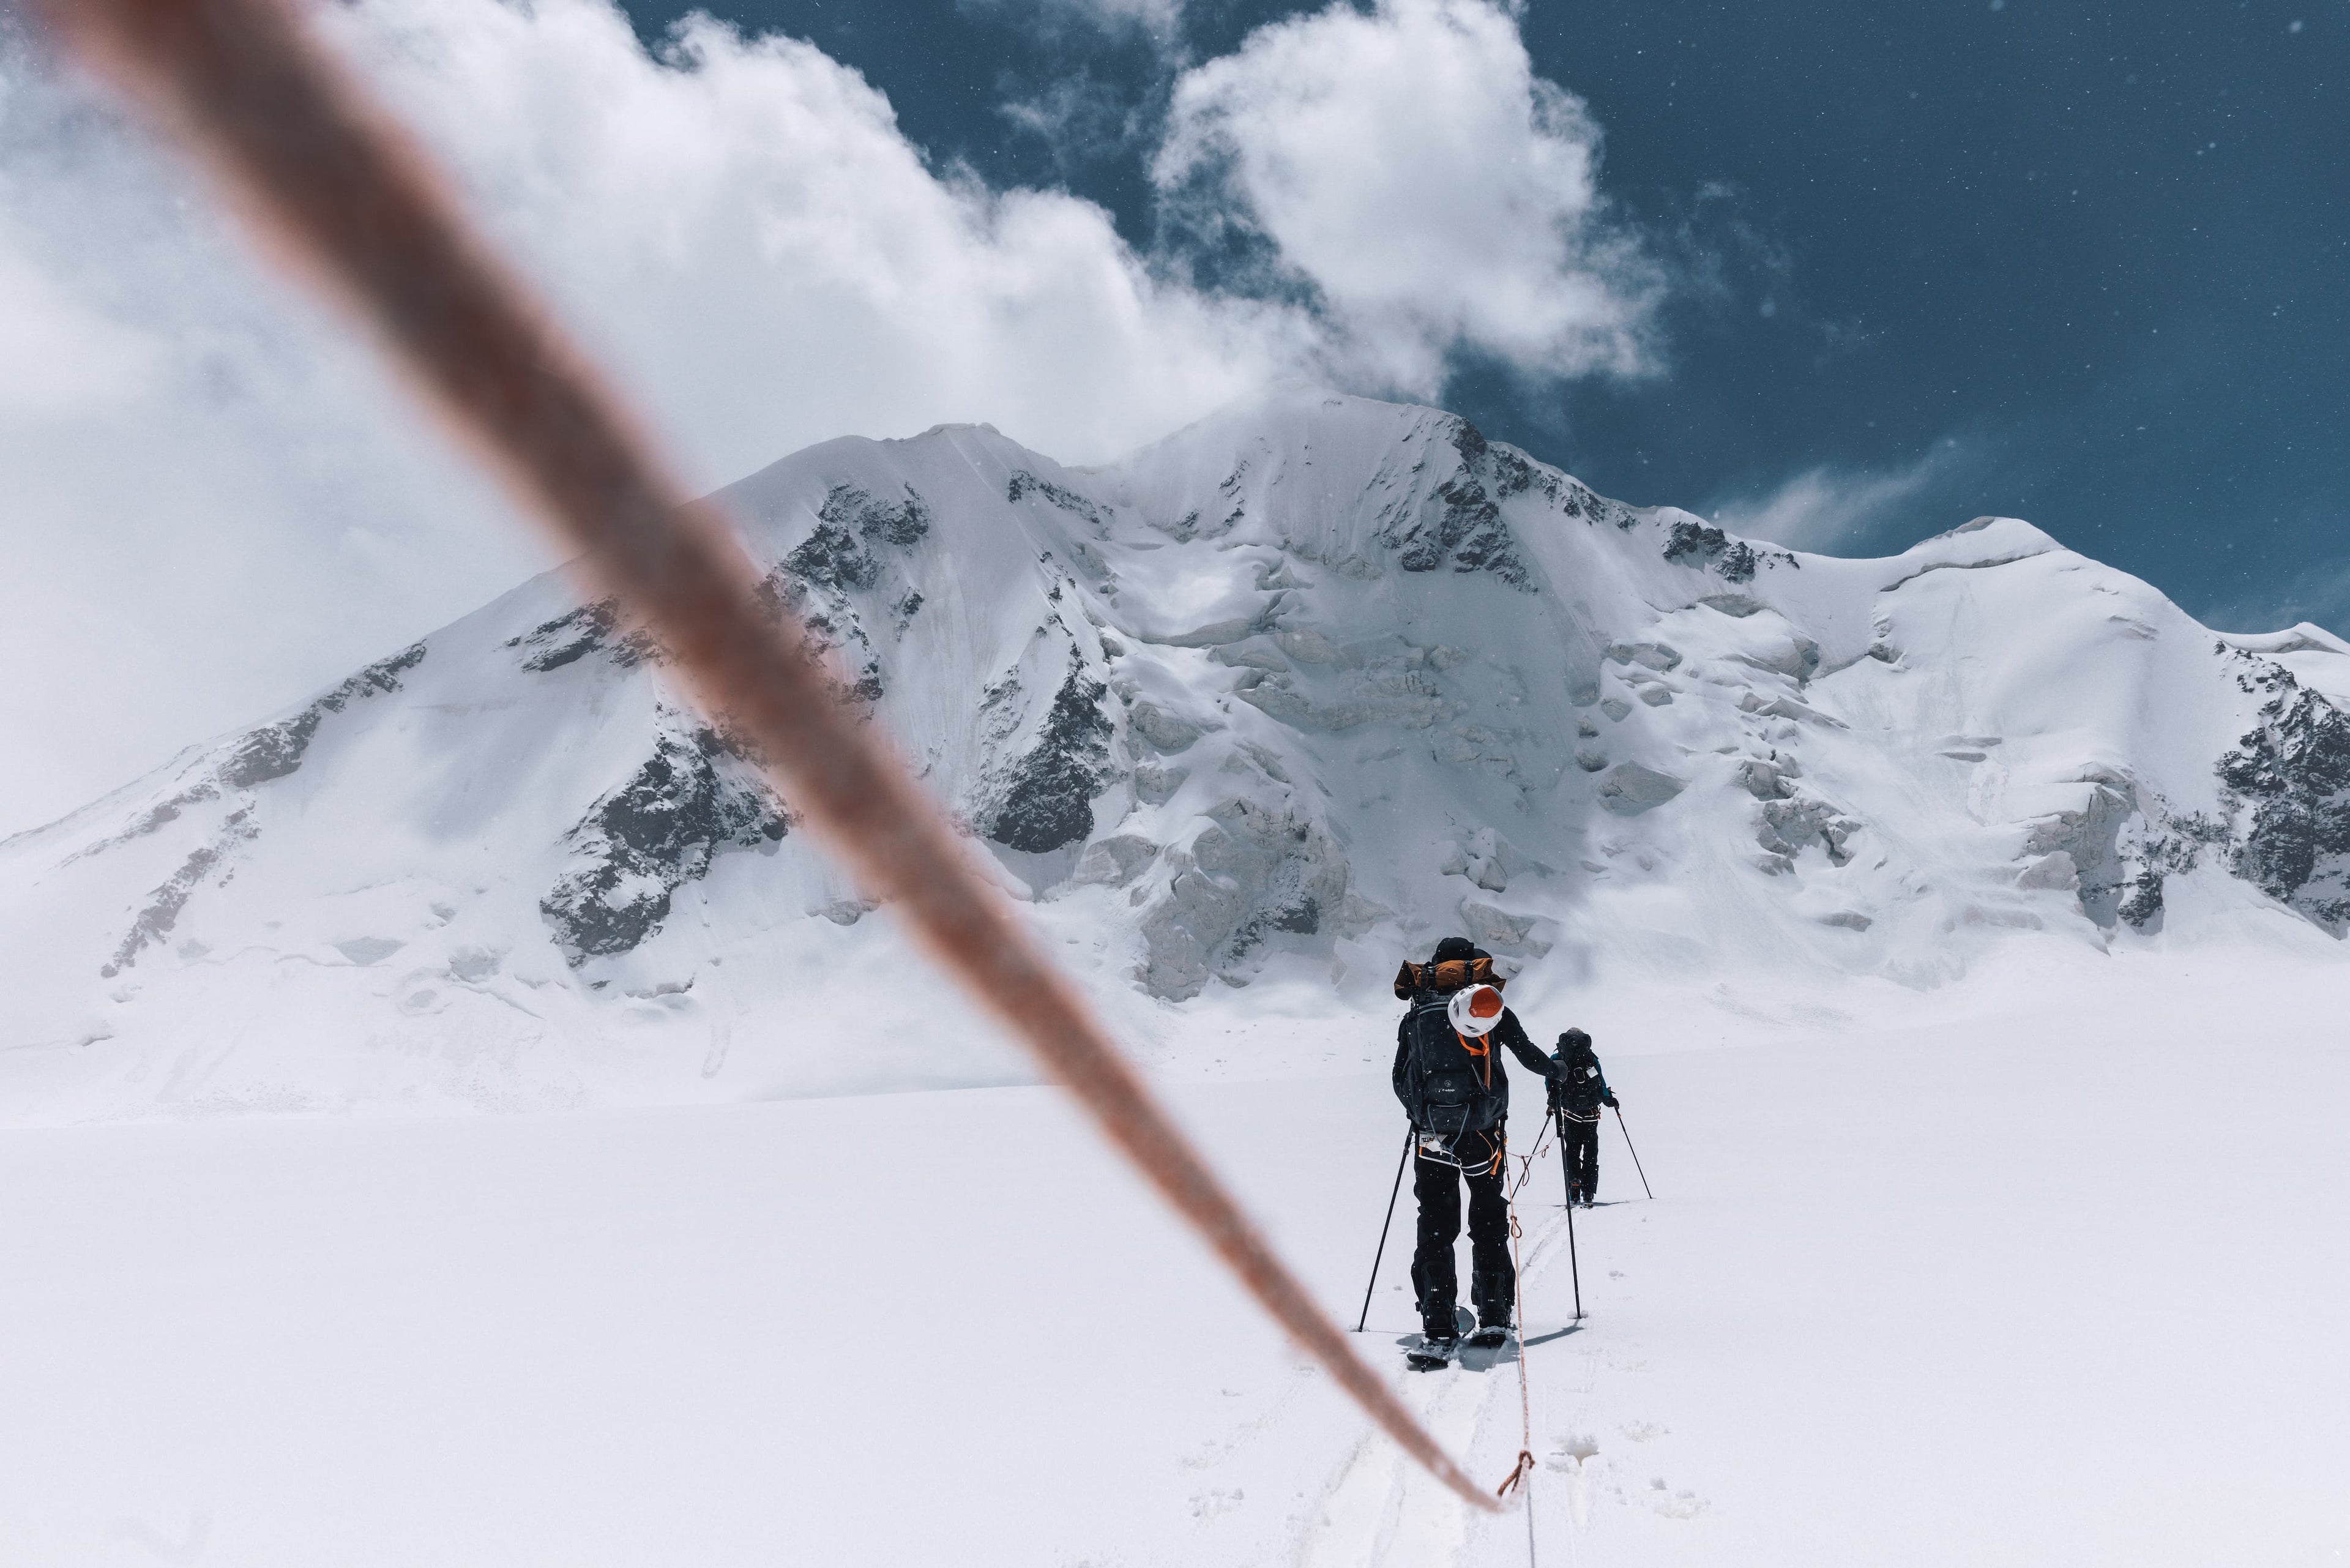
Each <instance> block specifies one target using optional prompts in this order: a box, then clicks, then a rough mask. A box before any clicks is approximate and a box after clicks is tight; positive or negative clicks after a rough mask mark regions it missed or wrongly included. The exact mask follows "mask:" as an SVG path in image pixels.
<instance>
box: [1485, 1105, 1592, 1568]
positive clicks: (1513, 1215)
mask: <svg viewBox="0 0 2350 1568" xmlns="http://www.w3.org/2000/svg"><path fill="white" fill-rule="evenodd" d="M1550 1133H1551V1123H1550V1115H1549V1113H1548V1112H1547V1111H1545V1112H1544V1115H1543V1130H1542V1131H1541V1132H1539V1133H1537V1134H1535V1135H1534V1147H1533V1148H1532V1149H1530V1150H1528V1151H1527V1152H1526V1153H1525V1154H1523V1155H1521V1156H1519V1157H1518V1179H1516V1180H1515V1181H1513V1182H1512V1183H1510V1185H1509V1189H1508V1190H1507V1191H1505V1192H1504V1193H1503V1195H1502V1196H1503V1201H1505V1202H1506V1203H1508V1204H1509V1206H1510V1269H1511V1280H1510V1289H1511V1293H1512V1299H1513V1306H1514V1309H1515V1311H1516V1313H1517V1317H1518V1462H1517V1463H1516V1464H1515V1465H1514V1466H1513V1467H1512V1468H1511V1469H1510V1473H1509V1476H1508V1477H1507V1478H1506V1479H1505V1480H1503V1482H1502V1484H1501V1485H1500V1486H1498V1487H1496V1488H1494V1489H1493V1496H1494V1498H1495V1499H1496V1500H1497V1501H1498V1500H1500V1499H1502V1498H1505V1497H1507V1496H1509V1495H1510V1492H1511V1490H1513V1489H1515V1490H1516V1491H1517V1493H1518V1496H1519V1501H1522V1502H1523V1503H1524V1504H1525V1510H1526V1568H1534V1486H1533V1482H1532V1479H1531V1478H1532V1477H1533V1475H1534V1391H1533V1387H1532V1385H1531V1382H1530V1379H1529V1375H1528V1373H1527V1371H1526V1264H1525V1259H1524V1257H1523V1254H1522V1253H1521V1251H1520V1250H1519V1246H1518V1243H1519V1241H1520V1240H1521V1239H1522V1238H1523V1235H1524V1230H1523V1227H1522V1226H1520V1225H1519V1223H1518V1194H1519V1193H1520V1192H1522V1191H1523V1190H1525V1185H1526V1183H1527V1182H1528V1181H1530V1180H1532V1179H1533V1178H1534V1162H1535V1161H1536V1160H1539V1159H1540V1158H1542V1157H1543V1149H1544V1147H1545V1146H1547V1145H1548V1143H1549V1142H1550ZM1504 1147H1507V1146H1506V1145H1505V1146H1504ZM1559 1158H1561V1159H1565V1158H1566V1146H1565V1144H1561V1145H1560V1146H1559ZM1574 1222H1575V1217H1574V1215H1573V1214H1572V1213H1570V1214H1569V1215H1568V1216H1567V1223H1568V1224H1570V1225H1572V1224H1573V1223H1574Z"/></svg>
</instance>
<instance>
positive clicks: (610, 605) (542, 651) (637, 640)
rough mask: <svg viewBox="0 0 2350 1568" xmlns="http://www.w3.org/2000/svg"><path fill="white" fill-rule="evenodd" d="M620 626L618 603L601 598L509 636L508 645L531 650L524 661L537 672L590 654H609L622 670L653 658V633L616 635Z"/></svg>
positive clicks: (554, 668)
mask: <svg viewBox="0 0 2350 1568" xmlns="http://www.w3.org/2000/svg"><path fill="white" fill-rule="evenodd" d="M619 625H620V607H619V604H618V603H617V602H615V601H614V600H611V599H598V600H597V601H596V602H595V603H594V604H592V605H581V606H580V607H578V608H577V609H575V610H570V611H567V612H566V613H565V614H562V615H559V616H556V618H554V619H553V620H550V621H545V622H542V623H540V624H539V625H537V626H535V627H533V628H531V629H530V630H528V631H526V632H525V633H524V634H523V635H522V636H520V637H510V638H508V639H506V644H505V645H506V646H507V647H508V648H527V649H530V650H531V653H530V656H529V657H528V658H526V659H524V660H523V661H522V667H523V668H524V669H525V670H529V671H531V672H532V673H533V674H536V675H544V674H546V672H547V671H548V670H560V669H562V668H563V667H564V666H565V665H567V664H570V663H574V662H576V661H577V660H579V659H585V658H586V657H587V655H589V654H591V653H604V654H608V656H609V657H610V659H611V660H612V662H613V663H614V664H616V665H619V667H620V668H621V669H623V670H632V669H634V668H635V667H636V666H637V665H639V664H640V663H642V662H643V661H644V660H646V659H650V658H652V657H654V654H655V649H654V646H653V639H652V637H651V635H650V633H648V632H642V631H632V632H630V633H629V634H628V635H627V636H626V637H616V636H615V633H617V632H618V631H619Z"/></svg>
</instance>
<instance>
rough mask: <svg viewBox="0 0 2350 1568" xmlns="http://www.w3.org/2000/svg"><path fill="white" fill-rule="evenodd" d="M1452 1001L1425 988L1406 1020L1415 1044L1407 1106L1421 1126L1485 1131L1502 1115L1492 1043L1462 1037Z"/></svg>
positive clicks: (1409, 1068)
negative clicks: (1454, 1022)
mask: <svg viewBox="0 0 2350 1568" xmlns="http://www.w3.org/2000/svg"><path fill="white" fill-rule="evenodd" d="M1451 1000H1452V999H1451V997H1449V996H1446V995H1442V994H1440V993H1438V992H1421V993H1420V994H1419V995H1418V996H1416V997H1414V998H1413V999H1412V1004H1411V1012H1409V1014H1408V1015H1407V1016H1406V1017H1405V1020H1404V1038H1405V1040H1407V1041H1408V1042H1409V1044H1410V1047H1411V1051H1410V1059H1409V1064H1407V1067H1406V1070H1405V1074H1404V1086H1405V1089H1406V1091H1407V1093H1408V1094H1409V1096H1410V1098H1409V1100H1408V1101H1407V1102H1406V1104H1405V1107H1404V1108H1405V1109H1406V1110H1408V1111H1409V1112H1410V1113H1411V1119H1412V1124H1413V1125H1414V1126H1415V1127H1419V1129H1420V1130H1421V1131H1423V1132H1435V1133H1442V1134H1444V1135H1445V1136H1446V1137H1456V1136H1458V1135H1459V1134H1461V1133H1466V1132H1483V1131H1484V1130H1485V1129H1486V1128H1488V1127H1492V1126H1493V1125H1494V1124H1496V1123H1497V1122H1499V1121H1500V1120H1501V1111H1502V1096H1501V1093H1500V1091H1499V1088H1498V1085H1496V1084H1495V1082H1494V1070H1493V1059H1492V1046H1490V1045H1488V1044H1485V1043H1484V1042H1482V1041H1478V1042H1473V1043H1471V1042H1464V1041H1463V1040H1462V1039H1461V1035H1460V1033H1459V1032H1458V1031H1456V1030H1455V1029H1454V1028H1453V1027H1452V1015H1451V1011H1450V1010H1449V1008H1448V1006H1447V1004H1448V1003H1449V1002H1451ZM1471 1044H1474V1045H1475V1047H1476V1048H1475V1049H1474V1050H1473V1051H1472V1050H1471Z"/></svg>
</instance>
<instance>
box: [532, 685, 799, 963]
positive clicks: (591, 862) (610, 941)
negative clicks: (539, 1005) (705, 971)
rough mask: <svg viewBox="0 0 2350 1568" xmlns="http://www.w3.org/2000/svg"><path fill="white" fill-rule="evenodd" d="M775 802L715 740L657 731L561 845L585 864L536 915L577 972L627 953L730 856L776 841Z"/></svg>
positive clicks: (780, 817)
mask: <svg viewBox="0 0 2350 1568" xmlns="http://www.w3.org/2000/svg"><path fill="white" fill-rule="evenodd" d="M787 827H788V822H787V819H786V818H785V815H784V813H783V811H782V810H781V808H780V807H779V806H778V805H776V803H775V798H774V797H773V796H772V795H770V794H768V793H767V791H766V788H765V786H764V784H760V783H759V782H758V781H757V779H756V778H755V776H754V775H753V774H751V773H750V772H749V770H748V769H747V768H743V767H742V766H741V764H740V763H736V762H735V761H734V759H733V757H732V756H731V754H730V753H729V749H728V747H727V745H726V743H725V742H724V741H723V739H721V737H720V736H719V735H718V734H717V733H716V732H712V731H711V730H707V729H699V728H697V729H693V730H690V731H687V732H683V733H678V732H671V731H663V732H661V733H660V735H659V736H658V737H657V738H656V739H655V741H654V743H653V754H652V755H651V756H650V757H648V758H647V759H646V760H645V763H644V765H643V766H642V767H640V768H639V769H638V770H637V772H636V774H635V776H633V777H632V778H630V779H629V782H628V783H626V784H622V785H621V786H620V787H619V789H617V790H614V791H613V792H612V793H611V794H608V795H606V796H605V797H604V798H603V799H601V800H599V801H598V802H597V803H596V804H595V805H594V806H592V807H591V808H589V810H588V813H587V816H586V817H585V818H584V819H582V820H581V821H580V823H579V824H578V825H577V826H575V827H574V828H572V830H571V831H570V833H569V834H567V835H566V836H565V842H566V843H567V844H568V845H569V846H571V848H572V849H573V850H574V851H575V852H576V853H577V855H579V856H580V857H582V860H583V862H584V863H583V864H581V865H579V866H578V867H576V868H575V869H573V870H572V871H570V872H568V873H567V874H566V875H565V876H564V877H563V878H562V879H561V880H560V881H558V882H556V885H555V886H554V888H552V889H550V890H549V891H548V893H547V895H546V898H542V899H540V900H539V904H538V909H539V913H540V914H541V915H542V916H543V917H544V918H545V919H546V923H547V925H548V927H549V928H550V929H552V930H553V931H554V933H555V940H556V945H557V946H558V947H560V948H561V949H562V950H563V955H564V957H565V958H566V959H567V961H569V962H570V963H571V964H572V965H573V966H574V967H577V965H579V964H582V963H585V962H586V961H587V960H588V959H590V958H601V957H608V956H610V955H612V954H615V953H624V952H628V951H629V950H631V949H633V948H635V947H636V946H638V944H639V943H641V942H642V941H644V940H645V939H646V938H648V937H650V936H651V935H652V934H653V933H654V932H655V931H657V930H659V929H660V924H661V922H662V921H663V920H665V919H668V918H669V911H670V900H671V897H672V896H673V895H674V894H675V893H676V891H677V889H678V888H681V887H682V886H684V885H685V884H686V883H688V882H691V881H693V880H695V879H697V878H699V877H702V876H705V875H707V874H708V872H709V870H710V867H711V863H712V861H713V860H715V859H716V858H717V857H718V856H719V855H720V854H722V853H723V852H724V851H726V850H728V849H735V848H748V847H752V846H756V845H760V844H766V843H772V842H774V841H775V840H776V839H779V838H782V837H783V836H784V835H785V832H786V830H787Z"/></svg>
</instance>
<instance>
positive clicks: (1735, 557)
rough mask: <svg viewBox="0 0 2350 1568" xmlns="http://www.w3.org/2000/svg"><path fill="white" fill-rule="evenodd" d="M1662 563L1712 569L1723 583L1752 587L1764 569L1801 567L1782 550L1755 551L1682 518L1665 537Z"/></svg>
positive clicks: (1716, 529) (1744, 543) (1740, 541)
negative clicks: (1756, 573)
mask: <svg viewBox="0 0 2350 1568" xmlns="http://www.w3.org/2000/svg"><path fill="white" fill-rule="evenodd" d="M1665 559H1666V560H1668V561H1672V562H1675V563H1677V564H1679V565H1682V566H1699V567H1700V568H1702V567H1708V566H1710V567H1711V568H1712V569H1713V571H1714V573H1715V575H1717V576H1720V577H1721V579H1722V580H1723V581H1724V582H1730V583H1751V582H1752V581H1753V580H1754V574H1755V572H1756V571H1757V570H1759V569H1760V568H1762V567H1764V566H1773V567H1775V566H1788V567H1796V566H1800V565H1801V563H1800V562H1798V561H1797V560H1796V559H1795V557H1794V556H1791V555H1789V554H1788V553H1787V552H1786V551H1784V550H1757V549H1756V548H1755V547H1754V546H1753V545H1750V544H1748V543H1747V542H1746V541H1745V540H1743V539H1732V538H1731V536H1730V535H1727V534H1725V533H1723V532H1722V531H1721V529H1719V528H1716V527H1714V526H1713V525H1712V524H1707V523H1692V522H1690V520H1689V519H1688V518H1683V519H1681V520H1680V521H1679V522H1678V523H1676V524H1673V525H1672V528H1671V530H1670V531H1669V532H1668V533H1667V534H1666V535H1665Z"/></svg>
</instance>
